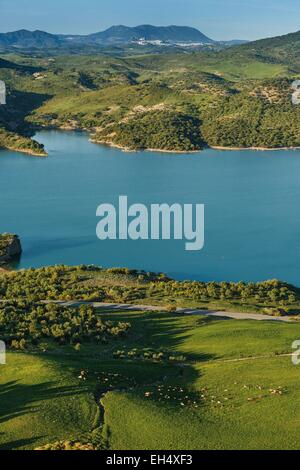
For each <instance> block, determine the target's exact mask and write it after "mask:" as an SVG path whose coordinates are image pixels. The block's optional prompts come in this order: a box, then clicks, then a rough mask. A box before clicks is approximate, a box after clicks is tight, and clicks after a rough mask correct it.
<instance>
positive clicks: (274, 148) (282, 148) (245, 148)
mask: <svg viewBox="0 0 300 470" xmlns="http://www.w3.org/2000/svg"><path fill="white" fill-rule="evenodd" d="M207 148H208V149H213V150H231V151H233V152H236V151H239V150H241V151H243V150H252V151H254V152H255V151H256V152H272V151H279V150H281V151H282V150H300V147H223V146H219V145H212V146H208V147H207Z"/></svg>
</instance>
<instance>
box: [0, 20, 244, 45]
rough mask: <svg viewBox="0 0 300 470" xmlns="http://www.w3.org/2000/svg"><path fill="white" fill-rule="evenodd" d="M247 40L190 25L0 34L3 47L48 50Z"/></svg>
mask: <svg viewBox="0 0 300 470" xmlns="http://www.w3.org/2000/svg"><path fill="white" fill-rule="evenodd" d="M243 42H245V41H236V40H235V41H228V42H227V41H220V42H218V41H214V40H213V39H210V38H209V37H207V36H206V35H205V34H203V33H201V31H199V30H198V29H196V28H191V27H188V26H152V25H142V26H136V27H132V28H131V27H129V26H122V25H121V26H112V27H111V28H109V29H107V30H105V31H102V32H99V33H94V34H89V35H86V36H82V35H63V34H49V33H46V32H44V31H27V30H19V31H14V32H10V33H0V47H1V49H2V50H3V49H4V50H5V49H49V48H55V49H57V48H66V47H67V48H72V47H82V46H92V47H95V46H102V47H105V46H122V45H128V44H130V43H132V44H137V45H153V46H168V45H169V46H172V45H173V46H178V47H197V46H204V45H205V46H208V45H217V44H220V45H232V44H237V43H238V44H240V43H243Z"/></svg>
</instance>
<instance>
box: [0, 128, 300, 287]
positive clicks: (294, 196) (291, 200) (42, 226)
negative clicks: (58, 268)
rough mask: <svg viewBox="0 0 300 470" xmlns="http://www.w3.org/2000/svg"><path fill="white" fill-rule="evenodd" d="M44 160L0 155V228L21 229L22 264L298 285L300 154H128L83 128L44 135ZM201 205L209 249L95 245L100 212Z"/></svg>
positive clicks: (122, 243)
mask: <svg viewBox="0 0 300 470" xmlns="http://www.w3.org/2000/svg"><path fill="white" fill-rule="evenodd" d="M36 139H37V140H38V141H39V142H42V143H44V144H45V147H46V149H47V151H48V153H49V157H48V158H47V159H43V158H36V157H31V156H27V155H23V154H20V153H15V152H10V151H5V150H2V151H0V196H1V204H0V233H1V232H14V233H17V234H19V235H20V237H21V240H22V244H23V250H24V252H23V255H22V258H21V261H20V265H19V266H20V267H22V268H24V267H29V266H34V267H37V266H43V265H53V264H61V263H63V264H70V265H76V264H98V265H101V266H126V267H130V268H140V269H145V270H147V271H163V272H166V273H168V274H169V275H172V276H174V277H176V278H178V279H185V278H189V279H202V280H205V281H207V280H232V281H237V280H246V281H250V280H252V281H256V280H264V279H269V278H279V279H282V280H285V281H288V282H292V283H294V284H296V285H300V269H299V266H300V216H299V202H300V151H274V152H273V151H271V152H253V151H236V152H231V151H214V150H205V151H203V152H199V153H195V154H187V155H183V154H180V155H176V154H163V153H152V152H137V153H124V152H121V151H120V150H118V149H112V148H107V147H105V146H100V145H95V144H92V143H90V142H89V140H88V136H87V135H86V134H84V133H82V134H81V133H75V132H59V131H43V132H39V133H38V134H37V136H36ZM119 195H128V198H129V203H130V204H132V203H136V202H139V203H144V204H147V205H148V204H150V203H162V202H166V203H169V204H171V203H175V202H178V203H203V204H205V247H204V249H203V250H202V251H199V252H188V251H185V249H184V242H182V241H171V242H170V241H100V240H98V239H97V238H96V231H95V230H96V224H97V218H96V208H97V206H98V205H99V204H101V203H105V202H109V203H114V204H117V200H118V196H119Z"/></svg>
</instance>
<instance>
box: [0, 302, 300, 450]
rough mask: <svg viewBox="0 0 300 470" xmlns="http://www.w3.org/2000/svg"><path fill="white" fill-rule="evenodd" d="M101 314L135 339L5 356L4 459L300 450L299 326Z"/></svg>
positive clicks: (0, 378)
mask: <svg viewBox="0 0 300 470" xmlns="http://www.w3.org/2000/svg"><path fill="white" fill-rule="evenodd" d="M99 315H101V317H104V318H103V319H104V320H115V321H116V320H118V321H122V322H130V323H131V329H130V332H129V334H128V336H127V337H126V338H117V339H115V340H113V341H111V342H109V343H107V344H97V345H96V344H92V343H86V344H83V345H82V347H81V349H80V351H75V350H74V349H73V348H72V347H71V346H54V345H52V346H51V347H49V348H46V349H47V350H46V351H44V352H42V351H41V350H40V349H39V350H36V351H35V350H28V351H21V352H10V353H9V354H8V357H7V365H3V366H0V367H1V375H0V394H1V402H0V420H1V434H0V448H1V449H31V448H36V447H40V446H43V445H45V444H51V443H55V442H57V441H66V440H71V441H79V442H81V443H91V444H93V446H94V447H95V448H96V447H97V448H104V449H105V448H106V449H112V450H117V449H282V448H284V449H297V448H299V445H300V438H299V430H300V424H299V420H298V419H297V410H298V409H299V405H300V403H299V402H300V398H299V396H300V395H299V388H300V385H299V379H298V377H299V371H298V368H297V366H295V365H293V364H292V362H291V357H290V356H289V355H288V356H285V354H290V353H291V352H292V342H293V341H294V340H297V339H298V338H300V325H298V324H293V323H291V324H284V323H280V322H274V323H273V322H255V321H248V320H241V321H236V320H222V319H220V320H212V319H210V318H203V317H201V316H197V315H184V316H181V315H179V314H175V313H149V312H148V313H143V312H131V313H128V312H115V313H110V312H108V311H107V312H102V313H99ZM159 352H162V353H163V358H159V357H158V356H157V354H158V353H159ZM149 353H151V354H149ZM153 354H156V355H154V356H153ZM82 370H83V371H84V373H85V377H86V380H82V379H80V378H78V377H79V376H80V374H81V371H82Z"/></svg>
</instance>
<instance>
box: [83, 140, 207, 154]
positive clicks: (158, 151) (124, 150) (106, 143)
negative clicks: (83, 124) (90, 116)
mask: <svg viewBox="0 0 300 470" xmlns="http://www.w3.org/2000/svg"><path fill="white" fill-rule="evenodd" d="M89 141H90V142H92V143H93V144H97V145H106V146H107V147H112V148H117V149H120V150H122V151H123V152H127V153H130V152H132V153H136V152H157V153H178V154H186V153H199V152H202V150H204V149H203V148H202V149H199V150H168V149H153V148H145V149H132V148H129V147H124V146H122V145H120V144H116V143H114V142H106V141H100V140H95V139H93V138H90V139H89Z"/></svg>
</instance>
